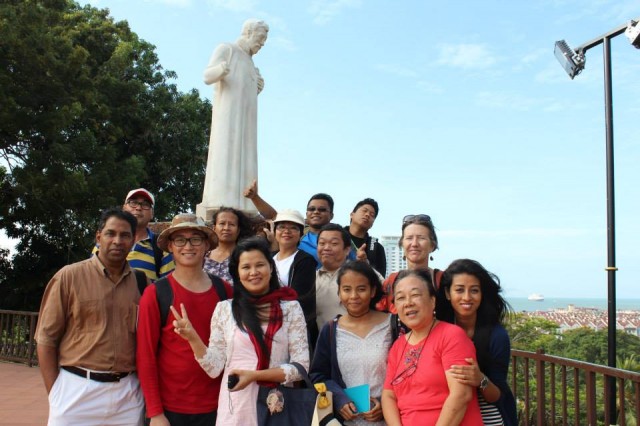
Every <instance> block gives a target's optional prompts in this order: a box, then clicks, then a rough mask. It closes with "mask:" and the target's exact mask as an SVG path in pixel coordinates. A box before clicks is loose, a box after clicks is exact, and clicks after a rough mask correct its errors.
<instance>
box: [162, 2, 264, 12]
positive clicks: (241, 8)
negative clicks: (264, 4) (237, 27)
mask: <svg viewBox="0 0 640 426" xmlns="http://www.w3.org/2000/svg"><path fill="white" fill-rule="evenodd" d="M169 1H172V0H169ZM187 1H188V0H187ZM209 4H210V5H211V6H213V7H219V8H221V9H226V10H230V11H232V12H254V11H255V9H256V6H257V4H258V2H257V0H209Z"/></svg>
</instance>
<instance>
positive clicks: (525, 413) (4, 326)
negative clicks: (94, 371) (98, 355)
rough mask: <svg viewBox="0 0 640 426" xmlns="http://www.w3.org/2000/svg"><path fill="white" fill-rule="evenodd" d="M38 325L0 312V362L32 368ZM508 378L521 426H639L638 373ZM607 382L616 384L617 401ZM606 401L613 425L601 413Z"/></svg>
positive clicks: (591, 367) (537, 369) (535, 368)
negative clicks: (613, 403)
mask: <svg viewBox="0 0 640 426" xmlns="http://www.w3.org/2000/svg"><path fill="white" fill-rule="evenodd" d="M37 321H38V313H37V312H22V311H8V310H0V360H7V361H14V362H15V361H17V362H21V363H25V364H28V365H29V366H33V365H35V364H37V362H38V361H37V358H36V350H35V348H36V344H35V339H34V335H35V329H36V323H37ZM510 373H511V374H510V384H511V388H512V390H513V393H514V396H515V397H516V401H517V404H518V417H519V419H520V420H519V422H520V425H523V426H529V425H537V426H555V425H563V426H564V425H576V426H586V425H593V426H595V425H610V424H617V425H620V426H640V373H634V372H631V371H626V370H621V369H617V368H610V367H605V366H602V365H597V364H590V363H587V362H581V361H576V360H573V359H568V358H561V357H557V356H551V355H546V354H545V353H544V352H543V351H538V352H526V351H520V350H515V349H513V350H512V351H511V371H510ZM607 380H614V381H615V382H616V385H617V392H616V395H609V391H608V389H609V388H608V387H607V386H606V383H607ZM610 398H615V399H616V406H617V418H616V419H610V418H609V413H608V410H606V409H605V407H607V406H608V405H607V403H608V401H609V400H610Z"/></svg>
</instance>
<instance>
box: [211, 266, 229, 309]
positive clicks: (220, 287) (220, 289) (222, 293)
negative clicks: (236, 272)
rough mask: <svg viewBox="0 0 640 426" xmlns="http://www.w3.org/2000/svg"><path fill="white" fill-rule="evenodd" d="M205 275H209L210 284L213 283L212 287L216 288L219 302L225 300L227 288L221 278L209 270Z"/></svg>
mask: <svg viewBox="0 0 640 426" xmlns="http://www.w3.org/2000/svg"><path fill="white" fill-rule="evenodd" d="M207 275H209V279H210V280H211V284H213V287H214V288H215V289H216V293H218V299H219V300H220V302H222V301H223V300H227V299H228V297H227V289H226V288H225V286H224V282H222V278H220V277H219V276H217V275H214V274H211V273H209V272H207Z"/></svg>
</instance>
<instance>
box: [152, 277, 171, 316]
mask: <svg viewBox="0 0 640 426" xmlns="http://www.w3.org/2000/svg"><path fill="white" fill-rule="evenodd" d="M155 286H156V300H157V301H158V309H159V310H160V329H162V327H164V325H165V324H166V323H167V318H168V317H169V307H170V306H171V304H172V303H173V289H172V288H171V284H169V280H168V279H167V277H162V278H160V279H159V280H157V281H156V282H155Z"/></svg>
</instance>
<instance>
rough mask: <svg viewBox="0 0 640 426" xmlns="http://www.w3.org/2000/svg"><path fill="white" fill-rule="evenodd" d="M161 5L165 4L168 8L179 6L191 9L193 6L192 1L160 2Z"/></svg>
mask: <svg viewBox="0 0 640 426" xmlns="http://www.w3.org/2000/svg"><path fill="white" fill-rule="evenodd" d="M147 1H148V2H150V3H151V2H153V1H152V0H147ZM158 1H159V2H160V3H164V4H166V5H168V6H177V7H184V8H186V7H189V6H191V4H192V3H191V0H158Z"/></svg>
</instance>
